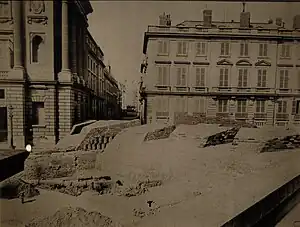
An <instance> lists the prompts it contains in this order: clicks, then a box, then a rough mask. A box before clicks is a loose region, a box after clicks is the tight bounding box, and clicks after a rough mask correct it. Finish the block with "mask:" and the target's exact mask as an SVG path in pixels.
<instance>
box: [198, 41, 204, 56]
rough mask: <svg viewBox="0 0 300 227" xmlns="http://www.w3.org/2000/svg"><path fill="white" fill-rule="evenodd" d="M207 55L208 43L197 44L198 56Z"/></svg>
mask: <svg viewBox="0 0 300 227" xmlns="http://www.w3.org/2000/svg"><path fill="white" fill-rule="evenodd" d="M205 55H206V43H204V42H198V43H196V56H205Z"/></svg>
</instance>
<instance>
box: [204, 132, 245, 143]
mask: <svg viewBox="0 0 300 227" xmlns="http://www.w3.org/2000/svg"><path fill="white" fill-rule="evenodd" d="M239 130H240V127H233V128H231V129H228V130H226V131H223V132H219V133H217V134H214V135H212V136H210V137H208V139H207V141H206V143H205V144H204V147H209V146H216V145H219V144H226V143H232V142H233V140H234V138H235V136H236V134H237V133H238V131H239Z"/></svg>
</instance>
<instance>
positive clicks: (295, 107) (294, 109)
mask: <svg viewBox="0 0 300 227" xmlns="http://www.w3.org/2000/svg"><path fill="white" fill-rule="evenodd" d="M299 106H300V100H293V106H292V114H293V115H295V114H299Z"/></svg>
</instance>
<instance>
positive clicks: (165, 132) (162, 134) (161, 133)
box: [145, 125, 176, 141]
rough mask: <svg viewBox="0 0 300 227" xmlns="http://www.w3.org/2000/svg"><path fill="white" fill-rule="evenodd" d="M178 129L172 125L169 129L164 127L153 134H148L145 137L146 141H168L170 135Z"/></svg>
mask: <svg viewBox="0 0 300 227" xmlns="http://www.w3.org/2000/svg"><path fill="white" fill-rule="evenodd" d="M175 129H176V126H175V125H171V126H168V127H164V128H161V129H156V130H154V131H153V132H148V133H147V135H146V136H145V141H149V140H159V139H166V138H168V137H169V136H170V134H171V133H172V132H173V131H174V130H175Z"/></svg>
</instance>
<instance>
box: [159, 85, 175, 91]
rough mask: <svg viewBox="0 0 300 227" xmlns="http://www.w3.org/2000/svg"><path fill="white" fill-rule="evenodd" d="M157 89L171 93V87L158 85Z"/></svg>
mask: <svg viewBox="0 0 300 227" xmlns="http://www.w3.org/2000/svg"><path fill="white" fill-rule="evenodd" d="M155 87H156V89H157V90H159V91H171V86H169V85H156V86H155Z"/></svg>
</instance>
